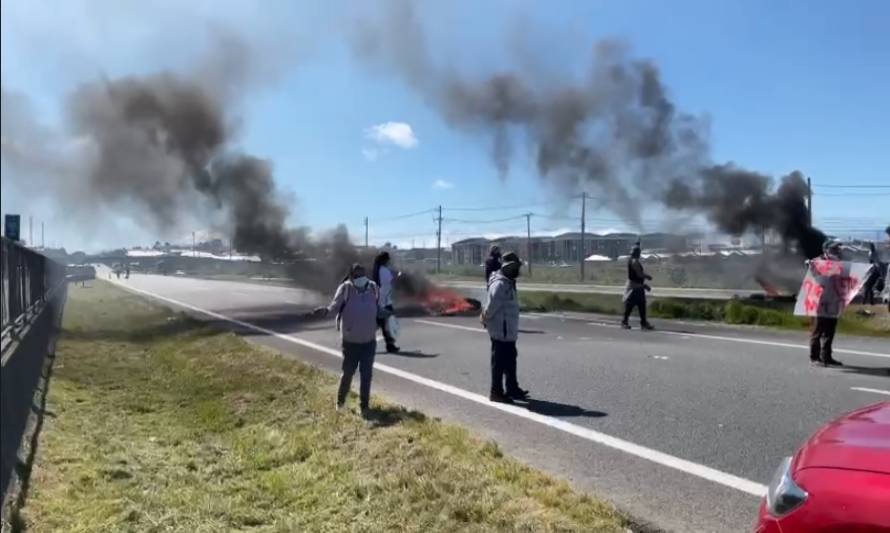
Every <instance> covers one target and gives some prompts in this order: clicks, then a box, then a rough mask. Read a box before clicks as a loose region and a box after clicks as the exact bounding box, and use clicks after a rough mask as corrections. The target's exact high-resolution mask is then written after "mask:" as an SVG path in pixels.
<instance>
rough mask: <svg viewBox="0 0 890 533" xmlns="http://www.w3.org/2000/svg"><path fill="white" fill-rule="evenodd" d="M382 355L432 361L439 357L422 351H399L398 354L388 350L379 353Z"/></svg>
mask: <svg viewBox="0 0 890 533" xmlns="http://www.w3.org/2000/svg"><path fill="white" fill-rule="evenodd" d="M377 353H378V354H380V355H386V356H395V357H413V358H415V359H431V358H433V357H439V354H437V353H426V352H424V351H422V350H399V351H398V352H392V353H390V352H387V351H386V350H382V351H379V352H377Z"/></svg>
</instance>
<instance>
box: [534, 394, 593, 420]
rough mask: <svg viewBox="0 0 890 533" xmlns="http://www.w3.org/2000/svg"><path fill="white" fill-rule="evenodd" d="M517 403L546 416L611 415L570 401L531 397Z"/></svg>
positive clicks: (588, 416)
mask: <svg viewBox="0 0 890 533" xmlns="http://www.w3.org/2000/svg"><path fill="white" fill-rule="evenodd" d="M517 405H520V406H522V407H525V408H526V409H528V410H529V411H531V412H533V413H537V414H539V415H545V416H555V417H560V416H578V417H582V416H583V417H586V418H602V417H604V416H609V415H608V413H604V412H602V411H590V410H587V409H585V408H583V407H580V406H578V405H572V404H568V403H559V402H551V401H548V400H536V399H534V398H531V399H529V400H528V401H527V402H517Z"/></svg>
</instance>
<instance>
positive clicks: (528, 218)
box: [525, 213, 532, 277]
mask: <svg viewBox="0 0 890 533" xmlns="http://www.w3.org/2000/svg"><path fill="white" fill-rule="evenodd" d="M525 235H526V237H525V247H526V257H528V277H532V214H531V213H526V214H525Z"/></svg>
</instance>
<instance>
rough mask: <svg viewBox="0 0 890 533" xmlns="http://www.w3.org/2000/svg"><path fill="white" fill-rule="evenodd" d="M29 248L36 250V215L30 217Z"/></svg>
mask: <svg viewBox="0 0 890 533" xmlns="http://www.w3.org/2000/svg"><path fill="white" fill-rule="evenodd" d="M28 246H30V247H31V248H36V247H35V246H34V215H28Z"/></svg>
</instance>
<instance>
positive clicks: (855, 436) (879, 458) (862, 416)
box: [794, 402, 890, 474]
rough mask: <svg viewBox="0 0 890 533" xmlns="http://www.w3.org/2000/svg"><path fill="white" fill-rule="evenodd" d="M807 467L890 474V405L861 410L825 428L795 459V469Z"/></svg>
mask: <svg viewBox="0 0 890 533" xmlns="http://www.w3.org/2000/svg"><path fill="white" fill-rule="evenodd" d="M804 468H845V469H849V470H867V471H870V472H881V473H884V474H890V402H880V403H877V404H874V405H869V406H867V407H863V408H861V409H857V410H855V411H853V412H851V413H847V414H846V415H844V416H842V417H840V418H838V419H836V420H834V421H832V422H829V423H828V424H826V425H824V426H822V427H821V428H820V429H819V430H818V431H817V432H816V433H815V434H814V435H813V436H812V437H810V439H809V440H808V441H807V442H806V444H804V445H803V446H802V447H801V449H800V450H799V451H798V453H797V455H796V457H795V461H794V470H795V471H797V470H803V469H804Z"/></svg>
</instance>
